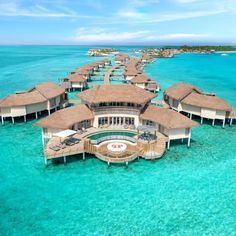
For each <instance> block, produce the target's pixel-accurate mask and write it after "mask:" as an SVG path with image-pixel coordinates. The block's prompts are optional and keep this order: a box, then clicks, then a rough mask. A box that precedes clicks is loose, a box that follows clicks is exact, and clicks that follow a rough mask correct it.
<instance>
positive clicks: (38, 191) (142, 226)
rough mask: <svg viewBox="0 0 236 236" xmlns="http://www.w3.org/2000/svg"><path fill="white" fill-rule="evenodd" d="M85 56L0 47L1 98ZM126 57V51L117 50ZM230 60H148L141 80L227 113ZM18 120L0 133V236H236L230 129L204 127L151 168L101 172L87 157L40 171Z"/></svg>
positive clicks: (26, 128) (33, 131)
mask: <svg viewBox="0 0 236 236" xmlns="http://www.w3.org/2000/svg"><path fill="white" fill-rule="evenodd" d="M87 49H88V48H87V47H76V46H11V47H10V46H9V47H6V46H4V47H3V46H2V47H0V97H3V96H5V95H7V94H8V93H12V92H14V91H16V90H22V89H25V88H28V87H30V86H33V85H34V84H36V83H39V82H42V81H47V80H52V81H54V82H57V80H58V78H61V77H63V76H65V75H66V74H67V73H69V72H70V71H71V70H73V69H74V68H76V67H77V66H79V65H82V64H86V63H88V62H90V61H92V60H96V59H97V58H89V57H87V56H85V52H86V50H87ZM119 49H121V50H122V51H127V49H128V48H127V47H120V48H119ZM235 64H236V54H230V55H229V56H228V57H221V56H220V55H179V56H177V57H176V58H173V59H159V60H158V59H157V60H156V61H155V63H153V64H150V65H147V67H146V68H145V71H146V73H147V74H148V75H149V76H150V77H151V78H152V79H155V80H157V81H158V82H159V83H160V84H161V86H162V88H163V89H164V88H166V87H168V86H170V85H171V84H173V83H175V82H177V81H184V82H189V83H193V84H195V85H196V86H199V87H200V88H202V89H203V90H206V91H209V92H216V93H217V94H218V95H219V96H220V97H222V98H225V99H227V100H228V101H229V102H230V103H231V104H232V105H234V106H236V96H235V88H236V79H235V78H236V66H235ZM34 122H35V120H33V119H31V120H29V121H28V122H27V123H26V124H25V123H22V120H21V119H19V120H17V122H16V123H15V125H13V124H11V123H10V122H6V123H5V125H4V126H2V127H0V135H1V136H0V137H1V139H0V147H1V152H0V160H1V171H0V180H1V181H0V235H4V236H5V235H24V236H25V235H44V236H45V235H99V236H101V235H102V236H103V235H122V236H123V235H145V236H146V235H168V236H169V235H180V236H184V235H196V236H199V235H214V236H215V235H227V236H228V235H236V146H235V144H236V127H235V125H234V126H232V127H229V126H228V125H226V127H225V129H222V128H221V126H220V124H218V123H217V124H216V126H215V127H214V128H213V127H211V126H210V124H209V123H207V122H205V123H204V124H203V125H202V126H199V127H197V128H194V129H193V132H192V144H191V147H190V148H187V147H186V145H183V144H181V143H180V142H174V143H173V145H172V146H171V149H170V151H167V152H166V154H165V155H164V156H163V158H162V159H160V160H158V161H145V160H139V161H135V162H133V163H130V165H129V167H128V168H126V167H124V166H123V165H119V166H115V165H112V166H110V167H108V166H107V165H106V164H105V163H103V162H101V161H99V160H97V159H95V158H93V157H89V156H87V159H86V160H85V161H82V158H81V157H80V156H77V157H74V158H68V164H67V165H64V164H62V163H55V164H53V165H50V166H49V167H48V168H45V167H44V163H43V152H42V145H41V131H40V129H38V128H35V127H33V126H32V124H33V123H34Z"/></svg>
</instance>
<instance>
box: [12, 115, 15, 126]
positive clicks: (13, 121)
mask: <svg viewBox="0 0 236 236" xmlns="http://www.w3.org/2000/svg"><path fill="white" fill-rule="evenodd" d="M11 120H12V124H14V123H15V120H14V117H13V116H12V117H11Z"/></svg>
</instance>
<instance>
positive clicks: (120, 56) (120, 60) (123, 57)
mask: <svg viewBox="0 0 236 236" xmlns="http://www.w3.org/2000/svg"><path fill="white" fill-rule="evenodd" d="M129 59H130V57H129V56H128V55H127V54H125V53H117V54H116V56H115V63H116V64H123V65H124V64H125V63H126V62H127V61H129Z"/></svg>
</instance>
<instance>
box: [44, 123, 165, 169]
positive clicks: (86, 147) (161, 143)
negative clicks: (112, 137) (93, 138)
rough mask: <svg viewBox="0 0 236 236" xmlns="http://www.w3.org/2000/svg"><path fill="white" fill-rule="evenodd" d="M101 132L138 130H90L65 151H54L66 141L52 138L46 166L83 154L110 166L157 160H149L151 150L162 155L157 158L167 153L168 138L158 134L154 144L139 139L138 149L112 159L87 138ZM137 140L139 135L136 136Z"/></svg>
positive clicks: (64, 149)
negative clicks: (57, 159) (54, 160)
mask: <svg viewBox="0 0 236 236" xmlns="http://www.w3.org/2000/svg"><path fill="white" fill-rule="evenodd" d="M101 132H131V133H136V134H137V130H134V129H124V127H122V126H111V127H107V128H94V127H91V128H88V129H87V130H86V131H85V132H83V133H81V134H79V133H78V134H75V135H74V136H73V137H74V138H77V139H79V140H80V141H79V143H77V144H74V145H72V146H68V145H66V146H65V147H64V148H63V149H60V150H58V151H54V150H52V149H51V148H50V146H52V145H56V144H59V143H61V142H63V141H64V139H62V138H59V137H53V138H51V139H50V140H49V141H48V143H47V144H45V145H44V157H45V165H47V164H48V160H52V159H56V158H60V157H63V159H64V163H66V158H67V157H69V156H73V155H77V154H82V156H83V159H85V153H90V154H94V155H95V156H96V157H97V158H99V159H100V160H102V161H106V162H107V163H108V164H110V163H126V164H127V163H128V162H130V161H132V160H135V159H136V158H138V157H139V156H140V157H143V158H144V159H155V158H154V157H153V158H149V157H148V156H147V155H145V153H148V152H150V150H154V149H155V150H156V153H159V154H160V155H157V158H159V156H162V154H163V153H164V151H165V143H166V141H167V138H166V136H164V135H163V134H161V133H159V132H157V140H156V141H155V142H154V143H152V142H151V143H145V142H142V141H139V140H138V139H137V145H135V147H136V148H134V149H132V150H130V148H129V150H127V151H128V152H127V153H126V154H125V153H124V156H122V157H116V158H114V157H111V156H109V154H108V152H107V150H105V148H102V149H101V147H102V145H93V144H91V142H90V140H89V139H87V138H86V137H87V136H89V135H93V134H96V133H101ZM135 137H136V138H137V135H136V136H135Z"/></svg>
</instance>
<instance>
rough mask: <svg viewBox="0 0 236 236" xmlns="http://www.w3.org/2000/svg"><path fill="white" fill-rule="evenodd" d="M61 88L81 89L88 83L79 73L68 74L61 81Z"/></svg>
mask: <svg viewBox="0 0 236 236" xmlns="http://www.w3.org/2000/svg"><path fill="white" fill-rule="evenodd" d="M62 86H63V88H66V89H68V90H69V91H71V90H73V91H75V90H76V89H79V90H81V91H82V90H83V89H85V88H87V87H88V83H87V80H86V78H85V77H84V76H83V75H80V74H77V73H75V74H70V75H68V76H67V77H66V78H64V82H63V83H62Z"/></svg>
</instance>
